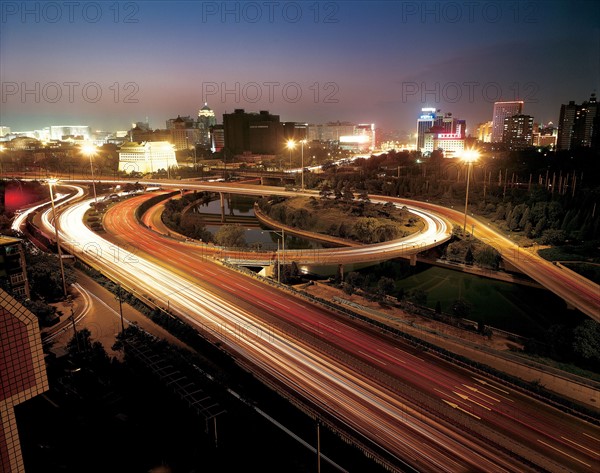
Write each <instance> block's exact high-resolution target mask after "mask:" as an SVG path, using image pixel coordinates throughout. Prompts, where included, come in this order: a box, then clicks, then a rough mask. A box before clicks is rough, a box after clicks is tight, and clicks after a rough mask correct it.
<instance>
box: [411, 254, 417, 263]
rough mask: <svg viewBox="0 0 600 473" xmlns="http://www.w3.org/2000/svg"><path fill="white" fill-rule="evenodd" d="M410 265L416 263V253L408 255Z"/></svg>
mask: <svg viewBox="0 0 600 473" xmlns="http://www.w3.org/2000/svg"><path fill="white" fill-rule="evenodd" d="M410 265H411V266H416V265H417V254H416V253H415V254H414V255H410Z"/></svg>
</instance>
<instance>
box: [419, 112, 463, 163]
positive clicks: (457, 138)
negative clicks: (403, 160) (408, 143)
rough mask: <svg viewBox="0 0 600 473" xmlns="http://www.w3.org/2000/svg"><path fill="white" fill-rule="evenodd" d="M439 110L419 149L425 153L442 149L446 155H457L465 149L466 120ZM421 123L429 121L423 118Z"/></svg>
mask: <svg viewBox="0 0 600 473" xmlns="http://www.w3.org/2000/svg"><path fill="white" fill-rule="evenodd" d="M429 110H433V109H429ZM437 112H438V113H437V114H436V115H435V117H433V125H432V126H430V127H429V129H427V130H426V131H425V132H424V133H423V146H421V148H419V149H420V151H421V152H423V153H431V152H433V151H434V150H441V151H443V152H444V157H446V158H452V157H455V156H457V155H459V154H461V153H462V152H463V151H464V149H465V134H466V129H467V123H466V121H465V120H459V119H456V118H454V117H453V116H452V114H451V113H446V114H445V115H442V114H440V113H439V112H440V111H439V110H438V111H437ZM421 123H422V124H425V123H427V121H426V120H423V121H422V122H421ZM423 127H425V125H423ZM420 131H421V130H419V133H420Z"/></svg>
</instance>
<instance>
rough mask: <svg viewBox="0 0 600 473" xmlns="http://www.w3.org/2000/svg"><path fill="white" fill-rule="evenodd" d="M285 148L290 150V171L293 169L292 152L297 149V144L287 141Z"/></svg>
mask: <svg viewBox="0 0 600 473" xmlns="http://www.w3.org/2000/svg"><path fill="white" fill-rule="evenodd" d="M285 146H286V147H287V149H289V150H290V169H292V150H293V149H294V148H295V147H296V142H295V141H294V140H287V143H286V145H285Z"/></svg>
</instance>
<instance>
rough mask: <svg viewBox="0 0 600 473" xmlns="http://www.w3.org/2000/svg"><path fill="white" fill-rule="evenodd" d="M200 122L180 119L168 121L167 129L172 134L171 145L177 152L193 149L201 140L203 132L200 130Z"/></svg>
mask: <svg viewBox="0 0 600 473" xmlns="http://www.w3.org/2000/svg"><path fill="white" fill-rule="evenodd" d="M198 125H199V122H197V121H195V120H194V119H193V118H191V117H189V116H187V117H180V116H177V118H171V119H169V120H167V129H168V130H170V132H171V139H170V140H169V141H170V142H171V144H172V145H173V146H174V147H175V151H181V150H184V149H193V148H194V146H196V144H197V143H199V142H200V139H201V130H200V128H198Z"/></svg>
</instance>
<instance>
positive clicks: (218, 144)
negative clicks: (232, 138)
mask: <svg viewBox="0 0 600 473" xmlns="http://www.w3.org/2000/svg"><path fill="white" fill-rule="evenodd" d="M224 147H225V130H224V129H223V125H213V126H211V127H210V150H211V151H212V152H213V153H218V152H219V151H221V150H222V149H223V148H224Z"/></svg>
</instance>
